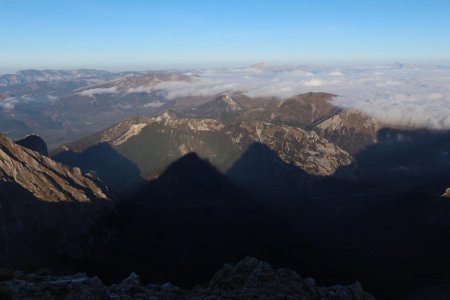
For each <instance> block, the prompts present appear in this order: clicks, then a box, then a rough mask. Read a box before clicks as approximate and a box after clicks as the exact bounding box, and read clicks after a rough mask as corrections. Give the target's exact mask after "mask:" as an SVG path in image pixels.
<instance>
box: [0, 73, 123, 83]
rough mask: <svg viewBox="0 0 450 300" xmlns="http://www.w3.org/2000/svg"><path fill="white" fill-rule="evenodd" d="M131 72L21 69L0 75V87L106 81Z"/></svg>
mask: <svg viewBox="0 0 450 300" xmlns="http://www.w3.org/2000/svg"><path fill="white" fill-rule="evenodd" d="M126 74H129V73H113V72H108V71H103V70H90V69H80V70H21V71H18V72H17V73H15V74H4V75H0V87H11V86H15V85H23V84H30V83H36V82H46V81H86V82H95V81H100V80H101V81H104V80H110V79H113V78H116V77H118V76H124V75H126Z"/></svg>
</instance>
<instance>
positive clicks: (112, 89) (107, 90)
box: [78, 86, 117, 97]
mask: <svg viewBox="0 0 450 300" xmlns="http://www.w3.org/2000/svg"><path fill="white" fill-rule="evenodd" d="M116 92H117V87H115V86H113V87H109V88H94V89H88V90H83V91H81V92H79V93H78V95H81V96H88V97H94V95H101V94H114V93H116Z"/></svg>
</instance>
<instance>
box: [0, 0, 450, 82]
mask: <svg viewBox="0 0 450 300" xmlns="http://www.w3.org/2000/svg"><path fill="white" fill-rule="evenodd" d="M0 41H1V44H0V73H5V72H12V71H15V70H18V69H27V68H39V69H41V68H59V69H69V68H101V69H109V70H143V69H163V68H199V67H213V66H237V65H247V64H252V63H256V62H259V61H265V62H267V63H271V64H325V65H330V64H351V63H362V62H364V63H367V62H398V61H400V62H421V63H450V1H448V0H423V1H418V0H395V1H394V0H372V1H369V0H354V1H350V0H340V1H334V0H333V1H331V0H330V1H325V0H322V1H321V0H316V1H311V0H308V1H301V0H295V1H291V0H278V1H261V0H259V1H254V0H239V1H236V0H227V1H212V0H210V1H200V0H198V1H196V0H192V1H188V0H185V1H175V0H165V1H144V0H133V1H132V0H130V1H123V0H121V1H117V0H89V1H82V0H77V1H74V0H64V1H61V0H41V1H39V0H0Z"/></svg>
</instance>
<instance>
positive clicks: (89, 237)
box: [0, 135, 115, 270]
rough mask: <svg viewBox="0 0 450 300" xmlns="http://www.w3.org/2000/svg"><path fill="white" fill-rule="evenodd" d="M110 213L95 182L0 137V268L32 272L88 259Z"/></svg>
mask: <svg viewBox="0 0 450 300" xmlns="http://www.w3.org/2000/svg"><path fill="white" fill-rule="evenodd" d="M114 213H115V206H114V203H113V201H111V198H110V196H109V194H108V191H107V188H106V186H105V185H103V184H102V183H101V182H100V180H99V179H97V178H96V177H94V176H92V175H89V174H82V173H81V171H80V169H77V168H70V167H67V166H65V165H63V164H61V163H58V162H55V161H53V160H52V159H50V158H49V157H47V156H43V155H41V154H39V153H38V152H36V151H33V150H30V149H28V148H26V147H23V146H20V145H18V144H16V143H14V142H13V141H12V140H10V139H9V138H7V137H5V136H3V135H0V265H2V266H10V267H18V268H19V267H20V268H24V269H31V270H33V269H35V268H39V267H42V266H52V265H53V264H54V265H55V266H57V267H60V266H63V265H64V264H62V263H61V261H60V260H61V259H63V258H65V259H67V258H68V259H79V258H82V257H85V256H86V255H90V253H92V252H93V251H94V249H95V248H96V247H97V245H98V243H99V242H100V243H101V240H104V239H107V238H108V233H107V231H108V230H107V229H106V227H104V226H103V225H102V223H103V222H104V219H105V218H106V217H107V216H109V215H112V214H114Z"/></svg>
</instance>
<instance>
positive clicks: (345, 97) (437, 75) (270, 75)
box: [154, 64, 450, 129]
mask: <svg viewBox="0 0 450 300" xmlns="http://www.w3.org/2000/svg"><path fill="white" fill-rule="evenodd" d="M198 75H199V76H198V77H196V78H194V80H193V81H192V82H191V83H188V82H162V83H160V84H158V85H156V87H155V88H154V89H159V94H161V95H162V96H164V97H166V98H168V99H173V98H176V97H181V96H213V95H217V94H219V93H223V92H227V91H238V92H243V93H245V94H247V95H249V96H277V97H281V98H284V97H289V96H293V95H296V94H300V93H306V92H328V93H332V94H336V95H338V96H339V97H337V98H335V99H334V101H333V102H334V103H335V104H336V105H338V106H341V107H345V108H356V109H359V110H361V111H363V112H365V113H367V114H370V115H372V116H374V117H376V118H378V119H379V120H380V121H382V122H385V123H388V124H391V125H407V126H415V127H428V128H434V129H440V128H446V129H450V117H449V116H450V68H448V67H442V66H430V65H423V66H419V65H401V64H392V65H375V66H367V65H361V66H352V67H341V68H327V67H316V68H315V67H308V66H303V67H286V68H282V67H276V68H271V67H267V66H264V68H257V67H252V68H239V69H221V70H203V71H201V72H198Z"/></svg>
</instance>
